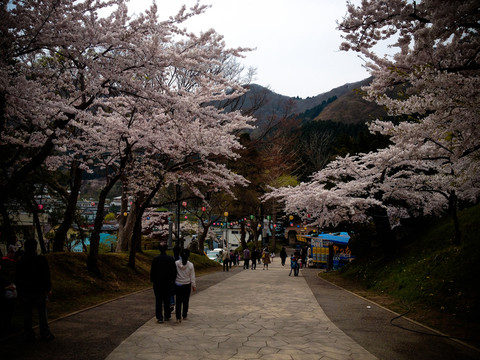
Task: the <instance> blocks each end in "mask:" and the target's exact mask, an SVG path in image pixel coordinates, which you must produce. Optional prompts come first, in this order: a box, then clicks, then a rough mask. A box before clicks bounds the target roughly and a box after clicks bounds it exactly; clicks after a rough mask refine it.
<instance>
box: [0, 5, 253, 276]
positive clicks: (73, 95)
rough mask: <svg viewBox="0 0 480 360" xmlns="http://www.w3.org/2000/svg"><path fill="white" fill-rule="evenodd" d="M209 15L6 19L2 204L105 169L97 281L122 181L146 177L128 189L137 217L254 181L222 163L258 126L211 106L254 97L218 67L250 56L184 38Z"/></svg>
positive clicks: (43, 13)
mask: <svg viewBox="0 0 480 360" xmlns="http://www.w3.org/2000/svg"><path fill="white" fill-rule="evenodd" d="M107 8H108V10H110V15H108V16H106V17H100V15H99V12H100V10H102V9H107ZM204 10H205V7H204V6H201V5H199V4H197V5H195V6H194V7H192V8H191V9H189V10H188V11H187V10H186V9H185V7H183V8H182V9H181V10H180V11H179V13H178V14H177V15H176V16H173V17H171V18H170V19H169V20H167V21H164V22H160V21H159V20H158V17H157V13H156V6H155V5H153V6H152V7H151V8H150V9H149V10H148V11H146V12H145V13H144V14H140V15H138V16H136V17H134V18H130V17H129V16H128V9H127V6H126V4H125V2H124V1H122V0H112V1H93V0H86V1H77V2H73V3H72V2H70V1H62V0H57V1H53V0H51V1H22V2H20V1H18V2H17V1H13V2H12V4H11V6H9V7H7V5H4V6H3V7H2V9H1V11H2V13H1V15H2V17H3V18H4V19H5V21H2V25H1V31H2V46H3V45H5V46H3V47H2V56H1V59H0V61H1V64H0V72H1V76H0V78H1V80H0V81H1V82H0V99H2V100H1V102H0V105H1V106H0V108H1V112H0V115H1V121H0V139H1V144H0V145H1V146H2V153H5V154H6V155H8V156H7V157H5V158H4V157H2V161H4V163H3V164H4V165H6V166H5V167H2V169H3V171H2V176H1V185H2V190H3V191H2V194H1V195H2V196H1V200H2V204H4V203H5V202H6V200H7V199H8V198H9V194H12V193H14V190H15V188H16V186H17V184H18V183H19V182H21V181H22V179H23V178H25V177H27V176H28V175H29V174H31V173H32V171H34V170H35V169H36V168H38V167H39V166H47V167H48V168H49V169H52V170H54V169H58V168H61V167H62V166H65V164H68V163H69V162H70V161H71V160H72V159H75V160H76V161H81V164H80V168H81V169H84V170H86V171H93V169H95V170H96V171H98V169H100V171H102V172H103V173H104V174H105V185H104V187H103V188H102V189H101V195H100V198H99V201H98V202H97V204H98V209H97V218H96V219H95V226H94V230H93V232H92V234H91V238H90V253H89V260H88V264H89V268H90V269H91V270H92V271H97V270H98V269H97V267H96V261H97V256H98V243H99V232H100V228H101V224H102V220H103V206H104V204H105V199H106V196H107V194H108V192H109V191H110V189H111V188H112V187H113V185H114V184H115V183H116V182H117V181H118V180H119V179H120V178H122V177H130V178H132V176H139V177H138V178H137V179H136V181H130V182H129V184H135V186H133V187H134V189H133V190H132V192H133V193H135V194H138V193H142V195H141V196H137V198H136V199H135V202H137V203H138V208H142V206H144V205H146V204H148V202H149V201H150V200H151V198H152V197H153V195H154V194H155V191H158V189H159V188H161V187H162V186H164V185H168V183H169V182H170V181H191V182H192V183H201V184H202V185H205V184H206V183H208V184H213V185H212V186H213V187H219V188H227V187H228V186H231V185H232V184H233V183H238V182H242V181H243V180H242V178H241V177H240V176H237V175H235V174H234V173H232V172H231V171H229V170H228V169H226V167H225V166H223V165H221V164H220V163H218V162H217V161H216V159H219V158H222V159H229V158H235V156H236V155H235V153H234V152H233V150H236V149H238V148H239V147H240V145H239V144H238V141H237V140H236V137H235V136H234V135H233V133H234V132H236V131H238V130H239V129H240V128H246V127H248V126H249V125H248V121H249V119H248V118H247V117H244V116H242V115H240V114H239V113H236V112H235V113H230V114H226V113H224V112H223V111H222V109H217V108H216V107H214V106H210V105H209V104H211V103H214V102H220V101H223V100H225V99H228V98H230V97H235V96H238V95H239V94H241V93H243V91H244V90H243V88H242V87H241V86H240V84H238V83H236V82H235V81H233V80H231V79H229V78H228V77H227V76H224V74H223V72H222V71H218V68H219V66H220V65H221V61H222V60H223V59H225V58H227V57H229V56H230V57H231V56H233V57H238V56H240V55H241V53H242V51H243V50H244V49H227V48H225V44H224V42H223V39H222V37H221V36H220V35H218V34H217V33H216V32H215V31H213V30H208V31H206V32H204V33H201V34H200V35H198V36H197V35H195V34H192V33H189V32H187V30H185V29H183V28H181V24H182V23H183V22H184V21H185V20H186V19H188V18H190V17H192V16H195V15H199V14H201V13H202V12H203V11H204ZM4 159H5V160H4ZM171 173H175V174H176V175H175V176H171V175H170V174H171ZM135 187H138V189H135ZM140 190H141V191H140ZM143 208H144V207H143ZM2 213H3V211H2ZM142 213H143V212H142V211H140V212H139V215H138V219H141V214H142Z"/></svg>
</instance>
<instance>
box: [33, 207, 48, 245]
mask: <svg viewBox="0 0 480 360" xmlns="http://www.w3.org/2000/svg"><path fill="white" fill-rule="evenodd" d="M32 209H33V211H32V215H33V222H34V224H35V230H36V231H37V237H38V243H39V244H40V250H41V252H42V254H46V253H47V249H46V248H45V241H44V239H43V232H42V225H41V224H40V219H39V217H38V210H37V209H36V208H35V206H32Z"/></svg>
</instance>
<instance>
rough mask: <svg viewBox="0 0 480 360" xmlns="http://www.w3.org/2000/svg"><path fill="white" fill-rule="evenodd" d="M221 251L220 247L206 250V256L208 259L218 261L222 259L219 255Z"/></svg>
mask: <svg viewBox="0 0 480 360" xmlns="http://www.w3.org/2000/svg"><path fill="white" fill-rule="evenodd" d="M221 251H222V249H214V250H210V251H207V257H208V258H209V259H210V260H213V261H218V262H220V260H221V259H222V258H221V256H220V252H221Z"/></svg>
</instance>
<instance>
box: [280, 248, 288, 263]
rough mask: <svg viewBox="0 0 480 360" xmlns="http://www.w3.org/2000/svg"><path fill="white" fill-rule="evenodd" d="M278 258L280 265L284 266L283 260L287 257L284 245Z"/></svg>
mask: <svg viewBox="0 0 480 360" xmlns="http://www.w3.org/2000/svg"><path fill="white" fill-rule="evenodd" d="M280 259H282V266H285V261H286V259H287V250H285V246H284V247H282V250H281V251H280Z"/></svg>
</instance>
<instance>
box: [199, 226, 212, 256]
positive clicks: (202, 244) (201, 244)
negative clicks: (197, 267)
mask: <svg viewBox="0 0 480 360" xmlns="http://www.w3.org/2000/svg"><path fill="white" fill-rule="evenodd" d="M209 228H210V223H208V224H207V225H204V224H203V223H202V233H201V234H200V236H199V237H198V248H199V250H200V251H202V254H203V248H204V247H205V239H206V238H207V235H208V229H209Z"/></svg>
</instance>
